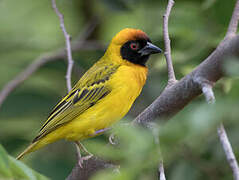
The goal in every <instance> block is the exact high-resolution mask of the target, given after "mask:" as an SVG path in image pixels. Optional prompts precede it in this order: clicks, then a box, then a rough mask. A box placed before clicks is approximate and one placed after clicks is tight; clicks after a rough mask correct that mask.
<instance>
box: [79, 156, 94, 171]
mask: <svg viewBox="0 0 239 180" xmlns="http://www.w3.org/2000/svg"><path fill="white" fill-rule="evenodd" d="M92 157H93V155H92V154H90V155H87V156H83V157H78V165H79V166H80V167H81V168H83V161H87V160H89V159H90V158H92Z"/></svg>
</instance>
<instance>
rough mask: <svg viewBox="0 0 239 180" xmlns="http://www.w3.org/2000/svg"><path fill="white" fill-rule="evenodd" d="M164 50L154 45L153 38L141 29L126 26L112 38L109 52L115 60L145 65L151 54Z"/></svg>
mask: <svg viewBox="0 0 239 180" xmlns="http://www.w3.org/2000/svg"><path fill="white" fill-rule="evenodd" d="M161 52H162V50H161V49H160V48H159V47H157V46H155V45H153V44H152V43H151V40H150V39H149V37H148V36H147V35H146V33H144V32H143V31H141V30H138V29H130V28H126V29H123V30H121V31H120V32H119V33H117V34H116V36H115V37H114V38H113V39H112V41H111V43H110V45H109V48H108V49H107V54H110V55H111V57H112V56H113V60H116V61H118V60H117V59H119V58H117V57H120V59H121V60H122V62H121V63H124V62H125V63H127V62H131V63H134V64H138V65H142V66H145V63H146V62H147V60H148V59H149V56H150V55H151V54H156V53H161Z"/></svg>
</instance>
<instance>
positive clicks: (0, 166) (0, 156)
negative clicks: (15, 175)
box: [0, 145, 12, 178]
mask: <svg viewBox="0 0 239 180" xmlns="http://www.w3.org/2000/svg"><path fill="white" fill-rule="evenodd" d="M0 177H9V178H10V177H12V173H11V171H10V165H9V160H8V155H7V152H6V151H5V149H4V148H3V147H2V146H1V145H0Z"/></svg>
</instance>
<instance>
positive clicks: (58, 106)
mask: <svg viewBox="0 0 239 180" xmlns="http://www.w3.org/2000/svg"><path fill="white" fill-rule="evenodd" d="M65 103H66V101H62V102H61V103H60V104H59V105H57V106H56V107H55V108H54V109H53V110H52V112H51V113H50V114H49V116H48V117H47V119H48V118H49V117H50V116H51V115H52V114H53V113H54V112H56V111H57V110H58V109H60V108H61V107H62V106H63V105H64V104H65Z"/></svg>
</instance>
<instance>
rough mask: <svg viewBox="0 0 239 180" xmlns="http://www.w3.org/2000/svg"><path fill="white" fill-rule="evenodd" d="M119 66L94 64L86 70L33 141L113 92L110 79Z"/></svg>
mask: <svg viewBox="0 0 239 180" xmlns="http://www.w3.org/2000/svg"><path fill="white" fill-rule="evenodd" d="M95 66H96V67H95ZM117 68H118V66H113V65H109V67H107V68H105V67H102V68H99V67H97V65H94V66H93V67H92V68H91V69H90V70H89V71H88V72H86V74H85V75H84V76H83V77H82V78H81V79H80V80H79V82H78V83H77V84H76V85H75V86H74V87H73V89H72V90H71V91H70V92H69V93H68V94H67V95H66V96H65V97H64V98H62V100H61V101H60V102H59V103H58V104H57V105H56V107H55V108H54V109H53V111H52V112H51V113H50V115H49V117H48V119H47V121H46V122H45V123H44V124H43V126H42V128H41V129H40V132H39V134H38V136H37V137H36V138H35V139H34V140H33V142H35V141H38V140H39V139H41V138H42V137H44V136H45V135H47V134H48V133H50V132H51V131H53V130H55V129H56V128H58V127H59V126H61V125H63V124H65V123H67V122H69V121H71V120H73V119H74V118H76V117H77V116H79V115H80V114H82V113H83V112H84V111H86V110H87V109H89V108H90V107H92V106H94V105H95V104H96V103H97V102H98V101H99V100H101V99H103V98H104V97H105V96H106V95H108V94H109V93H110V92H111V87H110V86H109V84H108V81H109V80H110V77H111V75H112V74H114V73H115V72H116V70H117ZM92 71H93V72H92ZM86 76H88V77H86ZM92 78H94V79H92Z"/></svg>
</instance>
